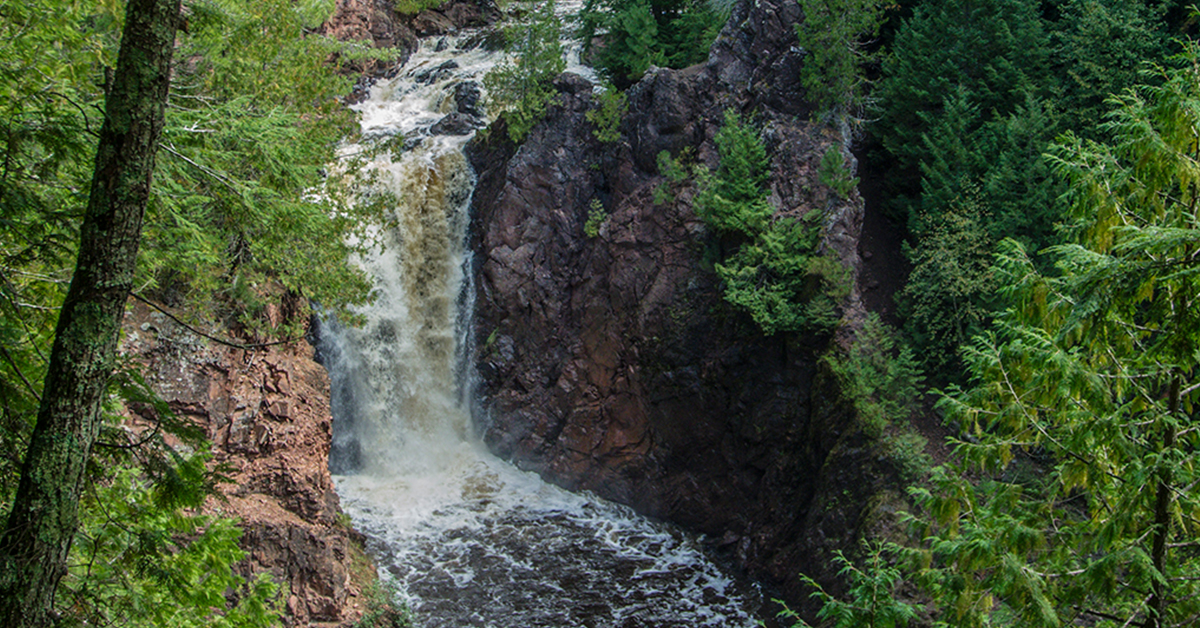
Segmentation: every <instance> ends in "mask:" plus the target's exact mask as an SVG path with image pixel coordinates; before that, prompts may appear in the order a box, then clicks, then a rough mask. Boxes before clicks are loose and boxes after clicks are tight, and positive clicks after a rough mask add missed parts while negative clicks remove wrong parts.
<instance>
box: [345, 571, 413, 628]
mask: <svg viewBox="0 0 1200 628" xmlns="http://www.w3.org/2000/svg"><path fill="white" fill-rule="evenodd" d="M364 593H365V594H366V596H367V610H366V612H365V613H363V616H362V617H361V618H360V619H359V620H358V621H357V622H355V624H354V628H412V625H413V616H412V611H410V610H409V609H408V607H407V606H405V605H403V604H400V603H398V602H397V601H396V598H397V597H398V596H399V595H398V592H397V591H396V589H395V585H393V584H391V583H387V584H384V583H383V582H382V581H380V580H376V581H374V582H372V583H371V586H370V587H368V588H367V589H366V591H364Z"/></svg>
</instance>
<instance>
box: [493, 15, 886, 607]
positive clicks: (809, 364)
mask: <svg viewBox="0 0 1200 628" xmlns="http://www.w3.org/2000/svg"><path fill="white" fill-rule="evenodd" d="M799 17H800V16H799V11H798V8H797V7H796V6H795V4H794V3H788V2H786V0H761V1H760V2H757V3H750V2H741V3H739V4H738V5H737V6H736V8H735V9H734V15H733V18H732V19H731V20H730V22H729V26H727V27H726V28H725V30H724V31H723V32H722V34H721V36H720V37H719V38H718V41H717V42H716V44H715V45H714V47H713V51H712V54H711V56H710V59H709V61H708V62H707V63H706V64H702V65H699V66H695V67H692V68H687V69H684V70H665V69H651V70H650V71H649V72H648V73H647V75H646V76H645V77H644V78H643V79H642V80H641V81H640V82H639V83H638V84H637V85H635V86H634V87H632V88H631V90H630V91H629V106H630V110H629V113H628V114H627V115H626V116H625V118H624V119H623V122H622V126H621V136H622V137H621V140H620V141H618V142H614V143H602V142H600V141H598V140H597V139H596V138H595V137H594V135H593V132H592V131H593V126H592V125H591V123H589V122H588V121H587V120H586V118H585V115H586V113H587V111H588V110H590V109H591V108H593V107H596V106H597V104H596V102H595V100H594V98H593V95H592V86H591V85H590V84H589V83H588V82H587V81H585V80H583V79H581V78H579V77H576V76H573V75H569V74H566V75H563V76H562V77H560V79H559V80H558V83H557V87H558V89H559V92H560V95H559V97H558V98H557V100H556V102H555V103H554V104H553V105H552V106H551V107H550V109H549V112H548V114H547V116H546V118H545V120H544V121H543V122H542V123H540V124H539V125H537V126H536V127H534V129H533V130H532V132H531V133H530V135H529V137H528V139H527V140H526V142H525V143H524V144H523V145H522V146H520V147H516V146H514V145H512V144H511V143H510V142H508V141H507V139H506V138H507V134H506V132H505V129H504V128H503V122H502V121H501V122H498V123H497V124H496V125H495V126H494V127H493V128H492V129H491V132H490V133H489V134H488V138H489V139H488V140H486V141H483V142H477V143H476V144H474V145H473V146H472V147H471V148H470V151H469V152H470V155H471V159H472V164H473V166H474V167H475V169H476V172H477V174H478V176H479V184H478V187H477V188H476V191H475V196H474V200H473V207H472V211H473V223H472V224H473V227H472V248H473V249H474V251H475V258H474V259H475V264H476V266H477V277H478V279H477V281H476V291H477V294H476V309H475V336H476V338H477V351H476V364H477V367H478V371H479V373H480V375H481V379H482V385H481V391H480V392H481V394H482V402H481V403H482V408H481V411H480V412H479V415H480V417H481V418H480V420H479V422H480V423H481V430H482V431H483V436H484V438H485V440H486V442H487V443H488V445H489V446H490V447H491V448H492V449H493V450H494V451H495V452H497V453H498V454H499V455H501V456H504V457H507V458H509V459H511V460H513V461H514V462H515V463H516V464H518V465H519V466H521V467H522V468H526V469H531V470H536V471H537V472H539V473H540V474H541V475H542V476H543V477H545V478H547V479H549V480H551V481H554V482H556V483H559V484H562V485H564V486H566V487H568V488H572V489H588V490H592V491H595V492H596V493H598V494H600V495H602V496H604V497H607V498H610V499H614V500H617V501H620V502H623V503H627V504H630V505H632V506H634V507H635V508H637V509H638V510H640V511H641V512H643V513H646V514H649V515H652V516H656V517H662V518H665V519H668V520H671V521H674V522H677V523H681V524H684V525H686V526H689V527H691V528H693V529H696V530H700V531H702V532H705V533H707V534H708V535H710V537H711V538H712V539H713V540H714V543H715V544H716V545H718V546H720V547H721V548H722V549H723V550H725V551H726V552H727V553H728V554H729V555H730V556H732V557H733V558H734V559H735V560H736V561H737V562H739V563H740V564H741V565H743V566H745V567H747V568H749V569H751V570H752V571H753V572H754V573H755V574H757V575H759V576H760V577H763V578H764V579H765V580H767V581H768V582H771V583H774V584H775V585H778V586H780V587H782V588H783V589H784V592H785V595H786V596H787V597H789V598H791V599H792V600H797V601H802V600H803V598H804V596H805V592H804V591H802V589H801V587H800V585H799V582H798V579H797V578H796V574H797V573H798V572H800V571H801V570H803V571H805V572H807V573H809V574H810V575H815V576H817V577H818V579H821V580H825V581H830V579H831V578H832V577H833V574H832V572H831V569H830V568H829V563H830V561H829V559H830V557H831V552H832V550H833V549H839V548H846V549H848V548H850V547H852V546H853V544H854V540H855V539H856V538H857V537H858V536H859V535H860V533H861V532H862V531H863V530H864V529H865V528H866V527H868V526H869V525H871V522H872V521H873V520H874V518H875V514H873V513H876V512H877V511H879V510H880V509H881V508H883V509H887V508H891V507H892V506H891V505H890V504H891V503H892V502H889V501H887V500H881V499H880V498H879V497H878V496H879V495H880V494H881V491H883V488H884V486H885V485H886V481H885V480H884V479H883V478H884V477H885V476H886V475H887V474H888V472H889V470H888V468H887V465H888V463H887V462H886V461H884V460H880V459H878V457H877V456H875V455H874V454H872V453H871V452H872V451H873V449H872V447H871V446H870V443H869V442H868V440H867V439H865V437H863V436H862V434H861V432H860V431H859V430H857V428H856V426H855V423H854V418H853V414H852V412H851V411H850V410H849V409H848V408H846V407H845V406H844V405H843V404H842V403H841V402H840V401H839V393H838V390H837V386H836V383H835V382H834V381H833V380H832V378H831V377H829V376H828V375H827V374H826V373H825V372H824V371H823V369H822V367H821V365H820V361H819V359H818V356H819V355H820V354H821V353H822V352H823V351H824V350H826V348H827V347H828V346H829V343H830V342H834V341H835V340H840V339H835V338H832V337H815V336H799V335H779V336H773V337H765V336H763V335H762V333H761V332H760V331H758V329H757V327H756V326H755V325H754V323H753V322H752V321H751V320H750V319H749V317H748V316H746V315H745V314H743V313H741V312H739V311H737V310H736V309H734V308H733V307H732V306H730V305H729V304H727V303H726V302H725V301H724V300H723V298H722V296H721V290H720V284H719V278H718V277H717V276H716V274H715V273H714V272H713V269H712V264H713V261H714V260H715V259H719V258H718V257H717V256H718V255H719V254H720V253H721V252H722V251H728V250H733V249H735V248H736V246H737V245H738V242H737V241H735V240H728V239H727V240H724V241H722V240H720V239H718V238H717V237H715V236H714V235H713V234H711V233H709V232H708V230H707V228H706V226H705V225H704V223H703V222H702V221H701V220H700V219H699V218H697V217H696V215H695V213H694V210H693V209H692V206H691V199H692V197H693V196H694V194H695V193H696V189H695V184H694V183H693V182H691V181H688V182H684V183H671V182H670V181H668V180H667V179H666V178H665V177H663V176H661V175H660V174H659V173H658V171H657V170H658V168H657V165H656V159H657V156H658V154H659V153H660V152H661V151H668V152H670V153H671V154H672V155H673V156H676V157H680V158H681V159H682V160H683V161H684V162H685V165H687V166H688V167H689V168H690V164H691V163H702V164H704V165H706V166H708V167H710V168H715V167H716V165H717V158H718V156H717V151H716V147H715V144H714V142H713V137H714V136H715V134H716V132H717V130H718V129H719V128H720V125H721V123H722V121H723V114H724V111H725V110H726V109H730V108H732V109H735V110H737V111H739V112H741V113H742V114H743V117H744V118H752V119H754V120H755V122H756V123H757V124H760V125H761V126H762V128H763V129H764V131H763V137H764V141H765V143H766V145H767V146H766V147H767V150H768V154H769V155H771V157H772V168H773V173H772V177H771V180H770V183H769V186H770V198H771V202H772V204H773V205H774V206H775V208H776V209H777V211H778V212H781V213H783V214H785V215H792V216H802V215H806V214H808V213H809V212H811V211H813V210H817V211H820V212H821V215H822V216H823V217H824V218H823V225H824V239H823V243H822V247H824V248H825V249H826V250H827V251H828V252H830V253H831V254H832V255H834V256H836V257H837V258H838V259H839V260H841V262H842V263H843V265H844V266H845V267H846V268H847V269H848V270H849V271H850V273H851V274H852V275H853V274H854V273H856V272H857V269H858V266H859V259H858V254H857V245H858V239H859V232H860V229H861V223H862V201H861V199H860V198H859V196H858V195H857V193H852V194H851V197H850V198H848V199H841V198H839V197H838V196H837V195H836V194H835V193H834V192H833V191H832V190H830V189H829V188H828V187H826V186H825V185H823V184H822V183H820V181H819V178H818V176H817V172H818V167H819V163H820V160H821V157H822V156H823V155H824V153H825V151H826V150H827V149H828V148H829V147H831V146H834V147H842V145H843V135H842V134H841V133H840V132H838V131H837V130H836V129H833V128H830V127H828V126H827V125H821V124H813V123H809V122H808V119H809V115H808V113H809V112H811V107H810V106H809V105H808V104H807V103H806V102H805V100H804V98H803V93H804V92H803V89H802V87H801V86H800V85H799V82H798V77H797V75H796V73H795V69H796V67H798V64H799V63H802V62H803V52H802V51H799V50H798V49H797V48H796V46H795V45H794V41H795V34H794V30H793V27H792V24H793V23H794V22H795V21H796V20H797V19H799ZM842 150H843V151H844V153H845V154H846V155H847V159H849V160H851V163H853V157H852V156H850V155H849V152H848V151H845V149H844V148H842ZM656 190H657V191H658V192H659V193H658V194H656V193H655V192H656ZM664 191H665V192H667V194H666V195H665V197H664V194H663V192H664ZM656 197H657V198H656ZM656 201H658V202H656ZM597 208H602V210H603V211H604V212H605V213H606V214H607V216H606V218H605V219H604V221H603V222H602V223H601V224H600V227H599V230H598V235H596V236H595V237H588V236H587V235H586V233H585V231H584V226H585V224H586V223H587V222H588V218H589V214H591V213H594V212H595V210H596V209H597ZM861 316H862V312H861V306H860V304H859V298H858V294H857V291H856V290H855V291H854V292H852V293H851V294H850V296H849V298H848V299H847V301H846V303H845V304H844V319H845V320H846V321H847V322H848V326H852V325H853V322H854V321H855V320H858V319H860V318H861ZM885 504H887V505H885Z"/></svg>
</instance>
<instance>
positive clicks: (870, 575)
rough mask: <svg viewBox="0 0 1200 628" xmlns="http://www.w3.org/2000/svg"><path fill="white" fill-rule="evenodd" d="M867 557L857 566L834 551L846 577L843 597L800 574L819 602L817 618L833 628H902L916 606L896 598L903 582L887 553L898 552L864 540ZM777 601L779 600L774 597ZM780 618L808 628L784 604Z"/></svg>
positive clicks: (910, 618) (839, 572)
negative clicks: (845, 588) (835, 595)
mask: <svg viewBox="0 0 1200 628" xmlns="http://www.w3.org/2000/svg"><path fill="white" fill-rule="evenodd" d="M863 552H864V553H865V554H866V560H865V561H863V563H864V564H863V565H862V566H861V567H860V566H858V565H855V564H854V562H852V561H851V560H850V559H848V558H846V556H845V554H843V553H842V552H841V551H840V550H839V551H835V552H834V559H833V560H834V562H835V563H837V564H838V565H841V569H840V570H839V571H838V575H840V576H841V577H842V578H844V579H845V580H846V583H847V585H848V589H847V591H846V595H845V598H846V599H839V598H837V597H834V596H832V595H830V594H829V593H827V592H826V591H825V589H824V588H823V587H821V585H819V584H817V582H816V581H815V580H813V579H812V578H809V577H808V576H805V575H804V574H801V575H800V578H801V579H802V580H803V581H804V583H805V584H807V585H808V586H810V587H812V588H813V589H815V590H814V591H813V593H812V597H813V598H816V599H817V600H819V601H820V602H821V610H820V611H818V612H817V618H818V619H821V620H824V621H827V622H832V623H830V624H824V623H823V624H821V625H822V626H825V625H829V626H832V627H833V628H864V627H869V628H904V627H905V626H908V625H909V623H910V622H912V621H914V620H916V618H917V610H918V608H919V607H918V606H916V605H914V604H909V603H906V602H901V601H899V600H897V599H896V588H897V587H898V586H899V584H900V583H901V582H902V581H903V577H902V575H901V572H900V570H899V569H898V568H896V567H895V566H894V565H892V564H891V563H890V561H889V557H888V556H887V554H892V555H895V554H897V553H898V551H897V549H896V548H895V546H892V545H883V544H881V543H868V542H866V541H864V542H863ZM776 602H778V600H776ZM779 617H780V618H783V619H788V620H790V621H791V622H792V628H810V627H809V624H807V623H805V621H804V620H803V619H800V616H799V615H798V614H796V612H795V611H792V610H791V609H789V608H787V607H786V606H784V610H783V611H781V612H780V613H779Z"/></svg>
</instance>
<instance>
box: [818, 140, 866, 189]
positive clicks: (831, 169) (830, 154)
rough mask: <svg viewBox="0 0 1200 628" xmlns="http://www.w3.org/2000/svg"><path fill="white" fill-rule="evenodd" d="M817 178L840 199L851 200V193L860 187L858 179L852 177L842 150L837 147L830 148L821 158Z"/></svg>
mask: <svg viewBox="0 0 1200 628" xmlns="http://www.w3.org/2000/svg"><path fill="white" fill-rule="evenodd" d="M817 178H818V179H820V181H821V183H823V184H824V185H825V186H827V187H829V189H831V190H833V191H834V192H835V193H836V194H837V195H838V196H839V197H840V198H849V196H850V193H851V192H853V191H854V188H855V187H857V186H858V177H852V176H850V169H849V168H847V167H846V158H845V157H844V156H843V155H842V151H841V148H839V147H838V146H836V145H834V146H830V147H829V150H826V151H825V155H824V156H822V157H821V167H820V170H819V171H818V172H817Z"/></svg>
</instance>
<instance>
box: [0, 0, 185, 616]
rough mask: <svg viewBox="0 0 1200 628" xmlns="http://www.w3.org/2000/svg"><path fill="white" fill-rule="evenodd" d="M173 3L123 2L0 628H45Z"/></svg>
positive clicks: (160, 85) (5, 544)
mask: <svg viewBox="0 0 1200 628" xmlns="http://www.w3.org/2000/svg"><path fill="white" fill-rule="evenodd" d="M179 5H180V0H131V1H130V2H129V5H128V8H127V9H126V16H127V17H126V25H125V32H124V34H123V36H122V40H121V50H120V55H119V57H118V60H117V70H116V73H115V74H114V80H113V83H112V85H111V86H110V89H109V93H108V98H107V102H106V110H105V119H104V125H103V127H102V129H101V131H100V143H99V146H98V149H97V152H96V167H95V172H94V174H93V177H92V187H91V195H90V198H89V200H88V207H87V213H86V214H85V216H84V220H83V226H82V228H81V233H80V246H79V257H78V260H77V261H76V265H75V275H74V277H73V278H72V280H71V286H70V288H69V290H68V291H67V297H66V300H65V301H64V303H63V307H62V311H61V313H60V314H59V320H58V327H57V329H56V330H55V338H54V348H53V349H52V351H51V354H50V364H49V369H48V371H47V374H46V381H45V389H44V394H43V398H42V404H41V407H40V408H39V410H38V417H37V424H36V426H35V427H34V431H33V436H32V438H31V440H30V444H29V449H28V451H27V452H26V455H25V461H24V465H23V466H22V468H21V481H20V485H19V486H18V488H17V494H16V497H15V498H14V502H13V509H12V511H11V513H10V514H9V517H8V522H7V525H6V526H5V528H4V532H3V535H2V536H0V625H4V626H11V627H14V628H15V627H24V626H43V625H46V624H47V623H49V622H50V621H51V609H52V606H53V602H54V591H55V588H56V587H57V585H58V581H59V579H60V578H61V577H62V575H63V573H64V572H65V570H66V559H67V553H68V552H69V550H70V548H71V541H72V538H73V537H74V535H75V531H76V527H77V526H78V518H79V517H78V510H79V493H80V489H81V486H82V485H83V479H84V469H85V467H86V465H87V460H88V456H89V455H90V453H91V448H92V444H93V443H94V442H95V439H96V434H97V431H98V427H99V411H100V403H101V400H102V398H103V395H104V390H105V388H106V386H107V383H108V379H109V377H110V375H111V373H112V368H113V361H114V355H115V351H116V346H117V336H118V333H117V332H118V329H119V326H120V323H121V318H122V315H123V312H124V307H125V301H126V299H127V298H128V296H129V290H130V287H131V285H132V280H133V271H134V263H135V260H136V258H137V250H138V244H139V242H140V239H141V229H142V216H143V214H144V213H145V208H146V201H147V198H148V196H149V193H150V178H151V174H152V171H153V169H154V152H155V147H156V145H157V142H158V138H159V135H160V133H161V131H162V126H163V109H164V106H165V103H166V97H167V90H168V86H169V82H170V81H169V76H170V64H171V53H172V52H173V48H174V43H175V28H176V24H177V22H178V18H179Z"/></svg>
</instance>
